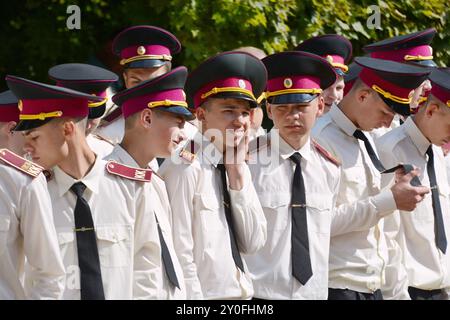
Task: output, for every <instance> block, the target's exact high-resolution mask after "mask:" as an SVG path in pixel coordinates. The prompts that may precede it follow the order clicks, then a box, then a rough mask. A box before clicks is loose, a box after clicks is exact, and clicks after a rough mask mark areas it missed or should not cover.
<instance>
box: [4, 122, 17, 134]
mask: <svg viewBox="0 0 450 320" xmlns="http://www.w3.org/2000/svg"><path fill="white" fill-rule="evenodd" d="M16 125H17V122H15V121H9V122H8V123H7V124H6V125H5V126H4V128H5V130H6V132H4V133H5V134H8V135H12V134H13V130H14V128H15V127H16Z"/></svg>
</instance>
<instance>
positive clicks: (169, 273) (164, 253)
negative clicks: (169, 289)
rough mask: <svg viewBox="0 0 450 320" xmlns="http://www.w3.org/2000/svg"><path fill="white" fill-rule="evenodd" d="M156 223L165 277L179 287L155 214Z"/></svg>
mask: <svg viewBox="0 0 450 320" xmlns="http://www.w3.org/2000/svg"><path fill="white" fill-rule="evenodd" d="M155 219H156V224H157V225H158V235H159V242H160V243H161V256H162V261H163V264H164V269H166V274H167V278H169V281H170V283H172V285H174V286H175V287H177V288H178V289H180V284H179V283H178V278H177V274H176V273H175V268H174V266H173V261H172V257H171V256H170V252H169V249H168V248H167V244H166V241H165V240H164V237H163V234H162V231H161V227H160V226H159V222H158V217H157V216H156V214H155Z"/></svg>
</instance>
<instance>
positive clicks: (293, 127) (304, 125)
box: [267, 96, 324, 145]
mask: <svg viewBox="0 0 450 320" xmlns="http://www.w3.org/2000/svg"><path fill="white" fill-rule="evenodd" d="M323 110H324V100H323V98H322V97H321V96H319V97H317V98H315V99H314V100H312V101H311V102H309V103H305V104H269V103H268V104H267V114H268V116H269V118H270V119H272V121H273V124H274V127H275V128H277V129H278V130H279V132H280V136H281V137H282V138H283V139H284V140H286V142H288V143H291V145H294V144H296V143H295V142H296V141H298V139H300V138H301V137H302V136H304V135H308V134H309V133H310V132H311V129H312V127H313V126H314V123H315V121H316V118H317V117H318V116H320V115H321V114H322V112H323Z"/></svg>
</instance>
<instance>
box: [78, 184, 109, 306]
mask: <svg viewBox="0 0 450 320" xmlns="http://www.w3.org/2000/svg"><path fill="white" fill-rule="evenodd" d="M85 189H86V186H85V185H84V184H83V183H82V182H77V183H75V184H74V185H73V186H72V187H71V188H70V190H72V192H73V193H75V195H76V196H77V204H76V205H75V234H76V237H77V249H78V266H79V267H80V285H81V300H105V294H104V292H103V283H102V274H101V270H100V259H99V257H98V248H97V239H96V236H95V229H94V222H93V220H92V215H91V209H90V208H89V204H88V203H87V201H86V200H85V199H84V198H83V193H84V190H85Z"/></svg>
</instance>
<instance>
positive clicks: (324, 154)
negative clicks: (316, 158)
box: [311, 140, 341, 167]
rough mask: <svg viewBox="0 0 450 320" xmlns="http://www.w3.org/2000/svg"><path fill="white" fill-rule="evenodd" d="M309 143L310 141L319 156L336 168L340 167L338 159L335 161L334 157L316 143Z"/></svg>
mask: <svg viewBox="0 0 450 320" xmlns="http://www.w3.org/2000/svg"><path fill="white" fill-rule="evenodd" d="M311 141H312V144H313V146H314V148H316V150H317V151H318V152H319V154H321V155H322V156H323V157H324V158H325V159H327V160H328V161H330V162H331V163H333V164H334V165H336V166H337V167H339V166H340V165H341V162H340V161H339V160H338V159H336V158H335V157H333V156H332V155H331V153H330V152H328V150H326V149H325V148H324V147H322V146H321V145H320V144H318V143H317V142H316V141H314V140H311Z"/></svg>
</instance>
